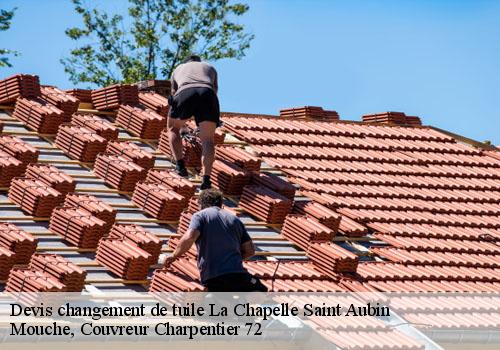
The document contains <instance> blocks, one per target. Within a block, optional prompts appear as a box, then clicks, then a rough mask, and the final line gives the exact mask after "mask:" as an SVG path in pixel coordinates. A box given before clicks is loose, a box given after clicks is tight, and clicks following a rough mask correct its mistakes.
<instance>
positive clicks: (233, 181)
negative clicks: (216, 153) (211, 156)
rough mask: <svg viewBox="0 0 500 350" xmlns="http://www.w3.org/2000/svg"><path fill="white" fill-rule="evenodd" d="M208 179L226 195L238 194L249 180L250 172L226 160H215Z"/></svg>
mask: <svg viewBox="0 0 500 350" xmlns="http://www.w3.org/2000/svg"><path fill="white" fill-rule="evenodd" d="M210 179H211V180H212V183H213V184H214V186H215V187H217V188H218V189H219V190H221V191H222V192H223V193H224V194H227V195H240V194H241V193H242V192H243V187H245V186H246V185H247V184H248V183H249V182H250V173H248V172H247V171H245V170H243V169H241V168H240V167H239V166H237V165H235V164H232V163H231V162H228V161H226V160H215V161H214V163H213V168H212V173H211V175H210Z"/></svg>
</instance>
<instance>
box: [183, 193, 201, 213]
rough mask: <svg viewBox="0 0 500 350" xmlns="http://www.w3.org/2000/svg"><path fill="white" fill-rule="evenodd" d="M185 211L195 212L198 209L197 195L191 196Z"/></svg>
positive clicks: (198, 199) (198, 200)
mask: <svg viewBox="0 0 500 350" xmlns="http://www.w3.org/2000/svg"><path fill="white" fill-rule="evenodd" d="M186 210H187V211H189V212H190V213H193V214H194V213H196V212H197V211H199V210H200V197H198V196H193V197H191V199H190V200H189V203H188V207H187V208H186Z"/></svg>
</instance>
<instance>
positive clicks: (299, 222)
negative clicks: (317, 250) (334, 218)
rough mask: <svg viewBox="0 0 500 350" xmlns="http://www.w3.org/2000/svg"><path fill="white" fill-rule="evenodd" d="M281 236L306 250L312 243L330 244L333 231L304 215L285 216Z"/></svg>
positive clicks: (333, 234)
mask: <svg viewBox="0 0 500 350" xmlns="http://www.w3.org/2000/svg"><path fill="white" fill-rule="evenodd" d="M281 234H282V235H283V236H284V237H285V238H287V239H288V240H290V241H292V242H293V243H295V244H296V245H298V246H299V247H300V248H302V249H304V250H307V249H308V248H309V245H310V244H311V243H314V242H330V241H331V240H332V239H333V237H334V236H335V231H333V230H331V229H330V228H328V227H326V226H325V225H322V224H320V223H319V222H318V221H316V220H315V219H313V218H310V217H308V216H305V215H293V214H290V215H287V217H286V219H285V223H284V224H283V228H282V229H281Z"/></svg>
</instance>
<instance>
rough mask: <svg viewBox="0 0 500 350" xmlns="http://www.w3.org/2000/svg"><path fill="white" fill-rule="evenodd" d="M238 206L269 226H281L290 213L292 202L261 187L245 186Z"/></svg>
mask: <svg viewBox="0 0 500 350" xmlns="http://www.w3.org/2000/svg"><path fill="white" fill-rule="evenodd" d="M239 206H240V207H241V208H242V209H244V210H245V211H246V212H248V213H250V214H252V215H254V216H256V217H258V218H259V219H261V220H264V221H265V222H267V223H270V224H281V223H283V221H285V217H286V216H287V215H288V213H290V210H291V208H292V201H291V200H290V199H288V198H286V197H285V196H282V195H281V194H279V193H276V192H274V191H272V190H270V189H269V188H266V187H263V186H254V185H249V186H245V188H244V189H243V193H242V195H241V198H240V202H239Z"/></svg>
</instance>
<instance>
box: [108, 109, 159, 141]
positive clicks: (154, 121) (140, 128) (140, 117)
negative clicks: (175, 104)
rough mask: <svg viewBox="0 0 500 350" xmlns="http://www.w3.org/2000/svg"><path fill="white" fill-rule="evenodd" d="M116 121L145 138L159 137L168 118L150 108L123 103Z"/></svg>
mask: <svg viewBox="0 0 500 350" xmlns="http://www.w3.org/2000/svg"><path fill="white" fill-rule="evenodd" d="M116 122H117V123H119V124H120V125H121V126H123V127H124V128H125V129H127V130H128V131H130V132H131V133H133V134H135V135H137V136H139V137H141V138H143V139H157V138H159V137H160V134H161V132H162V130H163V128H164V127H165V125H166V124H167V119H166V118H165V117H163V116H161V115H159V114H158V113H156V112H154V111H152V110H150V109H142V108H139V107H132V106H127V105H121V106H120V109H119V110H118V115H117V116H116Z"/></svg>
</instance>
